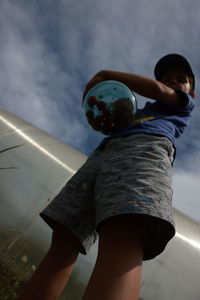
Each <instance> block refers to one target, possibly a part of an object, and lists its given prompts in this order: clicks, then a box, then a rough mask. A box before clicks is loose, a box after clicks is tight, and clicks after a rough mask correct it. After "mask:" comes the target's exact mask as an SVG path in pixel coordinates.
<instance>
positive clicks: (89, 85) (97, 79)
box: [83, 73, 104, 100]
mask: <svg viewBox="0 0 200 300" xmlns="http://www.w3.org/2000/svg"><path fill="white" fill-rule="evenodd" d="M103 80H104V78H103V76H101V75H100V74H98V73H97V74H96V75H95V76H94V77H93V78H92V79H91V80H90V81H88V83H87V84H86V86H85V90H84V92H83V100H84V98H85V96H86V94H87V92H88V91H89V90H90V89H91V88H92V87H93V86H94V85H95V84H97V83H99V82H101V81H103Z"/></svg>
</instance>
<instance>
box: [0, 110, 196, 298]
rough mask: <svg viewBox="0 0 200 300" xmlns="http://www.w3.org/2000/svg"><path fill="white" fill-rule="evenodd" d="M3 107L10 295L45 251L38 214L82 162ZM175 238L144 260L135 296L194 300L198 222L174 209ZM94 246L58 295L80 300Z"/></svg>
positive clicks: (5, 273) (5, 271) (0, 152)
mask: <svg viewBox="0 0 200 300" xmlns="http://www.w3.org/2000/svg"><path fill="white" fill-rule="evenodd" d="M85 159H86V156H85V155H83V154H81V153H80V152H78V151H76V150H74V149H72V148H70V147H68V146H66V145H65V144H63V143H61V142H60V141H58V140H56V139H55V138H53V137H52V136H50V135H48V134H46V133H45V132H43V131H42V130H40V129H38V128H36V127H35V126H33V125H31V124H29V123H27V122H25V121H23V120H21V119H20V118H18V117H16V116H14V115H13V114H11V113H9V112H7V111H6V110H4V109H3V108H2V109H1V110H0V176H1V180H0V205H1V209H0V266H1V271H0V272H1V273H0V276H1V282H2V283H1V284H0V299H4V300H6V299H9V300H11V299H15V296H16V295H17V293H18V291H19V290H20V288H21V287H22V286H23V284H24V282H25V281H26V280H27V278H28V277H29V276H30V275H31V273H32V272H33V271H34V270H35V268H36V266H37V264H38V263H39V262H40V260H41V259H42V257H43V255H44V254H45V252H46V251H47V249H48V246H49V243H50V240H51V230H50V229H49V228H48V226H47V225H46V224H45V223H44V222H43V221H42V220H41V219H40V218H39V216H38V213H39V212H40V211H41V210H42V209H43V208H44V207H45V206H46V205H47V204H48V203H49V202H50V201H51V199H52V198H53V197H54V195H55V194H57V193H58V191H59V190H60V189H61V188H62V187H63V185H64V184H65V182H66V181H67V180H68V179H69V178H70V177H71V176H72V175H73V174H74V173H75V172H76V170H77V168H79V167H80V166H81V165H82V164H83V163H84V161H85ZM175 219H176V228H177V235H176V237H175V238H174V239H173V240H172V241H171V242H170V243H169V244H168V246H167V248H166V251H165V252H164V253H163V254H161V255H160V256H159V257H157V258H156V259H154V260H151V261H147V262H145V263H144V270H143V277H142V291H141V299H143V300H188V299H190V300H199V299H200V224H198V223H196V222H195V221H193V220H192V219H190V218H188V217H187V216H185V215H183V214H182V213H180V212H179V211H177V210H175ZM96 249H97V244H96V245H94V247H93V248H92V249H91V251H90V253H89V255H88V256H82V255H80V257H79V260H78V264H77V267H76V269H75V271H74V274H73V276H72V278H71V280H70V282H69V285H68V287H67V288H66V289H65V291H64V292H63V294H62V296H61V297H60V299H70V300H78V299H81V295H82V293H83V290H84V287H85V285H86V283H87V281H88V278H89V276H90V273H91V271H92V267H93V265H94V261H95V257H96Z"/></svg>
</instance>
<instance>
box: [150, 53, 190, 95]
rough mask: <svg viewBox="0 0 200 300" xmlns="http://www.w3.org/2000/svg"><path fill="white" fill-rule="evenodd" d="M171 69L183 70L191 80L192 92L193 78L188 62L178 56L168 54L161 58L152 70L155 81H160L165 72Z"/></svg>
mask: <svg viewBox="0 0 200 300" xmlns="http://www.w3.org/2000/svg"><path fill="white" fill-rule="evenodd" d="M173 68H177V69H178V68H179V69H182V70H185V71H186V72H187V73H188V75H190V76H191V78H192V80H193V86H192V87H193V90H194V87H195V76H194V73H193V71H192V68H191V66H190V64H189V62H188V61H187V60H186V59H185V58H184V57H183V56H182V55H180V54H168V55H166V56H164V57H162V58H161V59H160V60H159V61H158V62H157V64H156V65H155V68H154V75H155V78H156V79H157V80H161V79H162V77H163V76H164V75H165V73H166V72H167V71H169V70H170V69H173Z"/></svg>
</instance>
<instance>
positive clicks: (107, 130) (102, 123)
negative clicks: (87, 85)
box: [83, 80, 137, 135]
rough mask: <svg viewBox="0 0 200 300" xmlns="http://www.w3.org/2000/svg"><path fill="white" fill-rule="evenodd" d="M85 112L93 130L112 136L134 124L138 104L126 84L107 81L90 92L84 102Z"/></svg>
mask: <svg viewBox="0 0 200 300" xmlns="http://www.w3.org/2000/svg"><path fill="white" fill-rule="evenodd" d="M83 110H84V115H85V117H86V120H87V122H88V124H89V125H90V127H92V129H94V130H96V131H98V132H101V133H103V134H105V135H110V134H113V133H116V132H118V131H121V130H123V129H126V128H127V127H129V126H131V125H132V124H133V122H134V117H135V114H136V111H137V102H136V98H135V96H134V94H133V92H132V91H131V90H130V89H129V88H128V87H127V86H126V85H125V84H123V83H121V82H118V81H113V80H107V81H102V82H100V83H98V84H96V85H95V86H93V87H92V88H91V89H90V90H89V92H88V93H87V94H86V96H85V98H84V101H83Z"/></svg>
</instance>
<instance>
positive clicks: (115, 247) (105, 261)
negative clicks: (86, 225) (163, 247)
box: [83, 215, 143, 300]
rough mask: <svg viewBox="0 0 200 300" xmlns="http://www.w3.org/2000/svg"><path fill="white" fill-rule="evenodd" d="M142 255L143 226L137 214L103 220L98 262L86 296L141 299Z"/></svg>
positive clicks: (89, 299)
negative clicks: (141, 226)
mask: <svg viewBox="0 0 200 300" xmlns="http://www.w3.org/2000/svg"><path fill="white" fill-rule="evenodd" d="M134 219H136V220H134ZM140 223H142V222H140ZM142 259H143V229H142V228H140V225H139V223H138V222H137V218H136V217H135V216H132V215H122V216H116V217H112V218H109V219H108V220H107V221H105V222H103V224H102V225H101V227H100V229H99V251H98V256H97V261H96V265H95V268H94V271H93V273H92V276H91V279H90V281H89V284H88V287H87V289H86V292H85V295H84V297H83V299H84V300H94V299H95V300H102V299H104V300H122V299H123V300H136V299H139V293H140V280H141V269H142Z"/></svg>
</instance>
